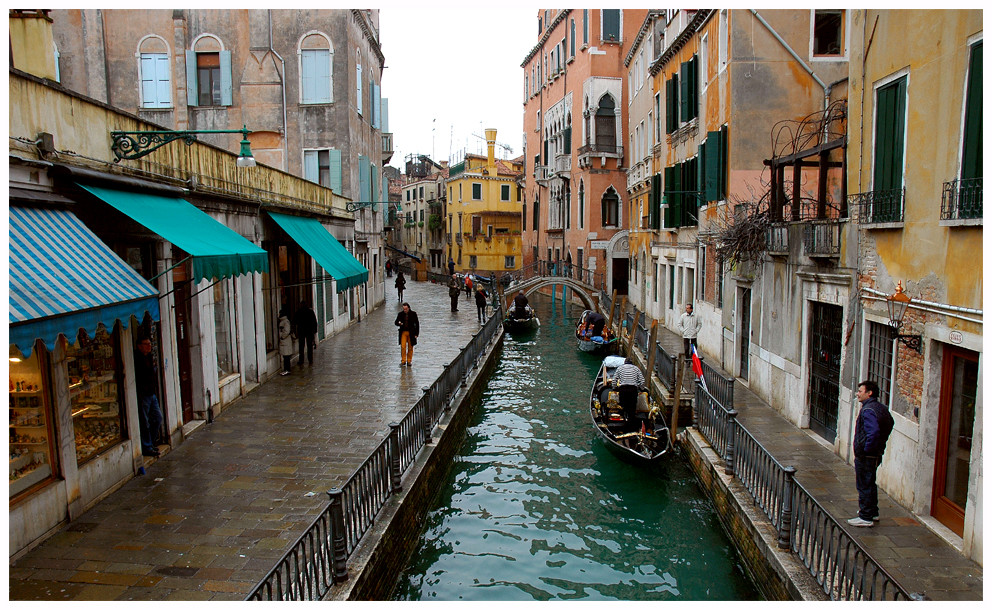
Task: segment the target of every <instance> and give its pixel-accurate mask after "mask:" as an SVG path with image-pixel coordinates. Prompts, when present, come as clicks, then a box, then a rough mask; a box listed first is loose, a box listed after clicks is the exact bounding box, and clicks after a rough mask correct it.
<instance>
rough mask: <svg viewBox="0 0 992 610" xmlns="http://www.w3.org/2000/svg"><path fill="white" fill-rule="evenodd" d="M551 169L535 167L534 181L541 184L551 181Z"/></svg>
mask: <svg viewBox="0 0 992 610" xmlns="http://www.w3.org/2000/svg"><path fill="white" fill-rule="evenodd" d="M550 170H551V168H549V167H548V166H547V165H536V166H534V179H535V180H536V181H537V182H539V183H543V182H547V181H548V180H550V179H551V176H550V173H551V171H550Z"/></svg>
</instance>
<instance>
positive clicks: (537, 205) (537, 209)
mask: <svg viewBox="0 0 992 610" xmlns="http://www.w3.org/2000/svg"><path fill="white" fill-rule="evenodd" d="M540 220H541V195H540V193H534V230H535V231H537V230H538V224H539V223H540Z"/></svg>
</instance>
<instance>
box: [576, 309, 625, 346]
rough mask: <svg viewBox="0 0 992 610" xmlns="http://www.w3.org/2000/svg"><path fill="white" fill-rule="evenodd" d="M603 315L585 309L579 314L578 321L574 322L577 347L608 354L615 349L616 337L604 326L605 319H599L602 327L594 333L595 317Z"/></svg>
mask: <svg viewBox="0 0 992 610" xmlns="http://www.w3.org/2000/svg"><path fill="white" fill-rule="evenodd" d="M597 316H599V317H600V318H602V317H603V314H601V313H598V312H594V311H592V310H591V309H587V310H585V311H583V312H582V315H581V316H579V321H578V322H576V324H575V340H576V344H577V345H578V347H579V349H580V350H582V351H584V352H592V353H599V354H609V353H612V352H613V351H614V350H615V349H616V344H617V338H616V337H614V336H613V333H611V332H610V329H609V328H608V327H607V326H606V324H605V322H606V320H605V319H603V320H600V324H601V326H602V328H601V329H600V333H599V334H598V335H594V334H593V332H594V325H595V322H596V317H597Z"/></svg>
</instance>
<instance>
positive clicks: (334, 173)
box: [327, 149, 342, 195]
mask: <svg viewBox="0 0 992 610" xmlns="http://www.w3.org/2000/svg"><path fill="white" fill-rule="evenodd" d="M327 158H328V163H329V165H330V168H329V172H328V173H329V174H330V175H331V190H332V191H334V192H335V193H337V194H338V195H340V194H342V191H341V151H340V150H334V149H331V150H329V151H327Z"/></svg>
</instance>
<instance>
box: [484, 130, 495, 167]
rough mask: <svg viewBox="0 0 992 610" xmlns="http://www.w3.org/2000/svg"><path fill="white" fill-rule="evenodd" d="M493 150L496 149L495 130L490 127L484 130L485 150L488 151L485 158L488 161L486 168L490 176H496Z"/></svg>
mask: <svg viewBox="0 0 992 610" xmlns="http://www.w3.org/2000/svg"><path fill="white" fill-rule="evenodd" d="M495 148H496V130H495V129H494V128H492V127H490V128H489V129H487V130H486V150H487V151H488V152H487V156H488V159H489V161H488V167H489V170H490V171H489V175H490V176H494V175H496V157H495V153H494V149H495Z"/></svg>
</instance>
